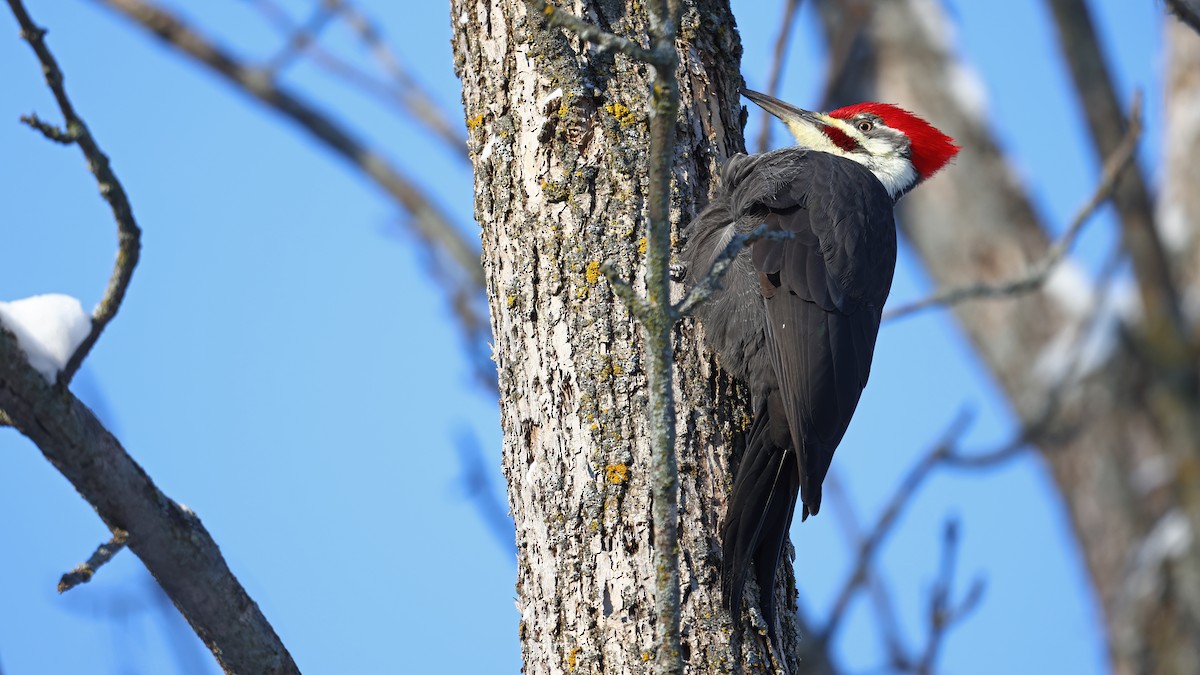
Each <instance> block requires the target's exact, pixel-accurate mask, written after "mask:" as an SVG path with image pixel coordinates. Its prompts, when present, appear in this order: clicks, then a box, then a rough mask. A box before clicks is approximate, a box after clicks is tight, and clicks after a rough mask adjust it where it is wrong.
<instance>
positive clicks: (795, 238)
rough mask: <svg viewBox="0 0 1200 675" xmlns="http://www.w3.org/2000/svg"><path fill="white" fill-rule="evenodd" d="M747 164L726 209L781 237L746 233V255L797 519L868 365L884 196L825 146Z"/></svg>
mask: <svg viewBox="0 0 1200 675" xmlns="http://www.w3.org/2000/svg"><path fill="white" fill-rule="evenodd" d="M755 173H758V174H762V176H763V177H764V179H765V180H748V181H746V182H744V183H743V184H742V186H741V189H740V190H739V194H735V195H734V203H735V206H734V209H735V211H743V212H746V213H748V214H755V215H757V216H760V217H761V219H762V222H765V223H766V224H767V227H768V230H769V231H771V232H779V233H787V234H788V235H790V236H789V238H782V239H774V238H772V239H764V240H760V241H758V242H756V243H755V244H754V246H753V249H752V251H751V259H752V260H753V263H754V268H755V270H756V271H757V274H758V281H759V290H760V292H761V294H762V297H763V301H764V305H765V307H766V314H767V339H766V342H767V346H768V350H769V352H770V355H771V362H772V364H773V366H774V371H775V375H776V380H777V382H778V387H779V391H780V394H781V397H782V403H783V411H784V413H785V415H786V417H787V422H788V426H789V428H790V431H791V437H792V447H793V448H795V450H796V452H797V455H798V460H799V461H798V462H797V468H798V470H799V473H800V476H799V477H800V496H801V499H802V501H803V502H804V514H803V516H802V517H807V516H808V515H809V514H813V513H816V512H817V510H818V509H819V508H820V505H821V483H822V481H824V479H825V474H826V472H827V471H828V470H829V464H830V462H831V461H832V460H833V452H834V450H835V449H836V448H837V445H838V443H840V442H841V440H842V436H843V435H844V434H845V433H846V428H847V426H849V424H850V418H851V416H852V415H853V414H854V409H855V407H856V406H857V405H858V399H859V397H860V396H861V394H862V390H863V387H864V386H866V383H867V377H868V375H869V373H870V370H871V358H872V355H873V353H874V350H875V338H876V336H877V335H878V333H879V320H880V314H881V312H882V309H883V304H884V301H885V300H886V299H887V294H888V291H889V290H890V288H891V284H892V273H893V271H894V270H895V265H896V226H895V221H894V218H893V215H892V207H893V202H892V199H891V197H889V196H888V194H887V191H886V190H885V189H884V188H883V185H882V184H881V183H880V182H879V181H878V179H876V178H875V176H874V175H873V174H871V173H870V172H869V171H868V170H867V169H866V168H864V167H863V166H861V165H859V164H858V163H856V162H853V161H850V160H847V159H843V158H841V157H836V156H834V155H829V154H826V153H821V152H811V151H801V150H792V151H791V153H786V152H780V153H770V154H768V155H765V156H764V161H763V162H762V163H760V168H759V170H758V171H756V172H755ZM764 182H765V183H766V184H765V185H758V184H759V183H764Z"/></svg>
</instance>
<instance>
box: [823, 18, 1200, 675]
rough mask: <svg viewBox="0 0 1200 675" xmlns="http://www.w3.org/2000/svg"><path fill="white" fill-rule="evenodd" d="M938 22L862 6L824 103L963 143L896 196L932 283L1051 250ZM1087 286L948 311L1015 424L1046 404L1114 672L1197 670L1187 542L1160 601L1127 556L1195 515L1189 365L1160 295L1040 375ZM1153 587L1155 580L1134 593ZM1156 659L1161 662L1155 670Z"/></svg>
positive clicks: (1192, 565) (830, 25) (1079, 320)
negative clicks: (1075, 364) (1068, 361)
mask: <svg viewBox="0 0 1200 675" xmlns="http://www.w3.org/2000/svg"><path fill="white" fill-rule="evenodd" d="M820 7H821V9H822V17H823V19H824V21H825V24H826V33H827V35H837V34H838V33H839V31H840V26H842V25H843V24H844V23H846V21H847V18H846V17H845V12H844V11H843V8H841V7H840V6H839V5H838V4H837V3H834V2H831V1H829V0H822V1H821V2H820ZM946 21H947V18H946V17H945V16H944V13H943V12H942V10H941V8H940V7H937V6H935V5H931V4H929V3H924V2H915V1H914V0H897V1H896V2H890V3H881V4H878V5H874V6H873V8H872V16H871V19H870V20H869V22H868V27H867V29H866V30H865V31H864V33H863V35H862V39H861V40H860V41H859V44H858V45H856V47H855V50H854V56H853V57H852V63H851V64H850V67H849V69H848V71H847V77H845V78H844V79H842V80H841V82H840V83H839V87H838V97H839V99H838V100H839V101H853V100H861V99H864V98H880V99H883V100H899V101H904V102H907V103H910V104H911V105H913V107H915V108H917V111H918V112H920V113H923V114H925V115H928V116H929V117H930V118H931V119H935V120H937V121H938V122H939V123H940V125H945V126H944V127H943V128H946V129H947V130H948V132H949V133H950V134H951V135H952V136H954V137H955V138H956V139H958V141H959V142H960V143H961V144H962V145H963V147H964V151H963V153H962V154H961V155H960V160H959V162H958V169H957V170H956V171H954V172H948V173H947V175H946V176H944V177H941V178H940V179H939V180H938V181H935V182H934V183H935V184H931V185H930V186H928V187H927V188H925V189H923V191H922V192H921V193H920V194H915V195H913V196H911V197H909V198H906V200H905V202H904V203H903V204H902V214H901V223H902V229H903V231H904V233H905V235H906V236H907V237H908V240H909V241H910V243H912V245H913V247H914V249H915V250H916V252H917V254H918V255H919V256H920V257H921V258H922V260H923V262H924V264H925V267H926V269H927V270H928V272H929V273H930V275H931V276H932V277H933V278H934V279H935V280H936V281H937V283H938V284H939V285H941V286H955V285H958V284H961V283H963V282H964V281H965V280H967V279H972V278H982V279H983V280H984V282H985V283H995V282H997V281H999V280H1002V279H1005V278H1017V277H1019V276H1020V275H1021V274H1022V273H1023V270H1027V269H1030V266H1031V264H1032V261H1036V260H1039V259H1041V258H1043V257H1044V256H1045V255H1046V252H1047V251H1048V250H1049V248H1050V243H1049V240H1048V237H1047V236H1046V228H1045V227H1044V226H1043V224H1042V223H1041V221H1040V219H1039V218H1038V217H1037V215H1036V213H1035V211H1034V210H1033V207H1032V205H1031V204H1030V201H1029V198H1028V196H1027V195H1026V194H1025V191H1024V190H1023V188H1022V187H1021V186H1020V185H1019V184H1017V183H1016V181H1015V180H1014V179H1013V176H1014V172H1013V171H1012V170H1011V169H1010V168H1009V167H1008V166H1007V165H1006V162H1005V161H1004V159H1003V157H1002V155H1001V153H1000V152H999V150H998V148H997V145H996V143H995V141H994V140H993V139H992V137H991V134H990V132H989V131H988V129H987V126H986V121H985V119H984V110H983V106H982V101H979V100H977V99H976V98H974V97H971V96H969V95H967V93H968V92H969V91H970V87H964V86H963V84H962V83H963V81H964V78H971V77H973V74H972V73H971V72H970V71H969V69H968V66H966V65H965V64H962V63H961V62H959V61H958V59H957V57H956V56H955V55H954V53H953V51H952V46H951V45H950V44H949V43H948V41H947V40H946V39H945V37H944V36H945V35H948V34H950V33H951V31H950V27H949V26H945V25H944V24H945V23H946ZM884 54H886V58H884V57H882V56H881V55H884ZM1092 65H1093V66H1094V64H1092ZM1089 77H1090V76H1089ZM1118 114H1119V111H1118ZM1122 133H1123V129H1122ZM1105 147H1106V148H1111V146H1107V145H1106V146H1105ZM1192 147H1194V145H1193V146H1192ZM1126 225H1128V224H1126ZM1147 227H1152V225H1149V224H1147ZM1130 229H1131V228H1129V227H1128V226H1127V227H1126V228H1125V235H1126V242H1127V244H1128V242H1129V239H1130V238H1131V237H1132V238H1134V239H1138V238H1139V237H1141V238H1142V239H1140V240H1138V241H1135V242H1134V243H1133V244H1132V245H1131V246H1130V251H1131V253H1132V254H1134V255H1139V254H1144V253H1145V250H1143V249H1138V247H1139V246H1141V245H1143V244H1146V239H1148V238H1150V237H1154V236H1156V233H1151V232H1149V231H1141V232H1132V233H1131V232H1130ZM1146 246H1147V247H1149V248H1151V249H1152V248H1153V245H1151V244H1146ZM1146 255H1147V257H1145V258H1143V260H1142V261H1140V262H1138V263H1137V265H1138V266H1140V271H1138V273H1137V274H1136V275H1135V276H1137V278H1138V281H1139V284H1141V285H1143V286H1144V287H1145V288H1146V289H1147V290H1150V291H1153V293H1159V292H1161V291H1162V286H1160V285H1156V284H1157V283H1158V282H1157V281H1155V280H1156V279H1160V278H1161V276H1160V275H1164V274H1166V271H1165V269H1157V270H1155V269H1149V270H1148V269H1146V267H1147V265H1148V263H1147V260H1149V259H1153V251H1152V250H1151V252H1150V253H1149V254H1146ZM1091 295H1093V293H1092V292H1091V290H1090V289H1087V288H1083V289H1076V288H1073V287H1070V288H1064V287H1054V286H1049V287H1044V288H1043V290H1042V291H1041V292H1034V293H1028V294H1026V295H1024V296H1022V298H1021V299H1019V300H1015V301H1013V302H1011V303H1008V302H1006V303H962V304H959V305H957V306H956V308H955V315H956V317H957V318H958V320H959V322H960V324H961V325H962V326H963V328H964V330H965V331H966V333H967V335H968V336H969V337H970V339H971V341H972V343H973V344H974V346H975V348H976V351H977V353H978V354H979V356H980V358H981V359H982V360H983V362H984V363H985V364H986V365H987V366H988V367H989V368H990V370H991V372H992V373H993V375H994V376H995V377H996V379H997V380H998V382H999V384H1000V386H1001V387H1002V389H1003V390H1004V392H1005V393H1006V395H1007V396H1008V398H1009V401H1010V402H1011V404H1012V406H1013V408H1014V410H1015V411H1016V413H1017V415H1018V416H1019V418H1020V419H1021V423H1022V425H1023V426H1025V427H1026V428H1029V427H1030V426H1037V421H1038V420H1039V419H1041V418H1042V417H1043V416H1044V413H1045V410H1046V402H1047V401H1057V403H1056V404H1055V405H1054V406H1053V408H1055V409H1056V410H1057V411H1058V412H1057V414H1056V415H1055V417H1054V419H1053V420H1052V421H1051V423H1050V426H1049V429H1048V431H1049V430H1054V431H1055V433H1050V434H1048V435H1043V436H1041V438H1040V439H1039V440H1037V441H1036V443H1037V444H1038V445H1039V446H1040V448H1041V450H1042V451H1043V457H1044V458H1045V459H1046V461H1047V464H1048V466H1049V467H1050V468H1051V470H1052V471H1053V474H1054V478H1055V480H1056V482H1057V485H1058V488H1059V489H1060V491H1061V494H1062V496H1063V499H1064V502H1065V504H1066V505H1067V507H1068V509H1069V512H1070V515H1071V520H1072V524H1073V525H1074V530H1075V534H1076V536H1077V538H1078V539H1077V540H1078V542H1079V543H1080V545H1081V547H1082V550H1083V554H1084V559H1085V560H1086V561H1087V565H1088V570H1089V573H1090V575H1091V581H1092V584H1093V588H1094V589H1095V590H1096V592H1097V594H1098V596H1099V601H1100V604H1101V606H1102V607H1103V608H1104V612H1105V621H1106V626H1107V628H1108V637H1109V639H1110V640H1111V642H1110V648H1111V650H1112V663H1113V668H1114V670H1115V672H1117V673H1119V674H1122V675H1124V674H1126V673H1134V672H1145V673H1151V672H1194V671H1195V670H1197V669H1200V649H1197V645H1200V639H1198V638H1200V634H1198V633H1197V630H1196V629H1194V628H1193V626H1196V625H1197V621H1196V620H1195V609H1193V608H1192V604H1193V603H1192V601H1191V600H1190V598H1192V597H1198V596H1200V594H1197V593H1194V592H1192V591H1191V590H1188V589H1191V588H1193V587H1194V586H1200V581H1198V580H1197V579H1195V577H1196V575H1195V574H1192V573H1190V572H1189V570H1195V569H1197V568H1198V567H1200V566H1198V565H1197V564H1196V560H1197V553H1196V552H1195V550H1192V551H1189V552H1188V553H1187V555H1186V561H1187V562H1186V563H1185V562H1183V560H1180V561H1179V562H1178V563H1174V562H1173V563H1172V564H1171V565H1170V566H1169V567H1167V566H1164V567H1163V568H1162V570H1158V569H1156V570H1155V572H1154V575H1164V576H1163V577H1161V579H1162V581H1161V584H1164V585H1166V584H1172V585H1173V586H1172V587H1174V588H1178V589H1179V592H1178V593H1177V594H1175V595H1170V594H1156V593H1155V592H1152V591H1151V592H1147V591H1145V590H1140V591H1137V592H1131V591H1130V590H1129V586H1128V574H1129V568H1128V555H1129V553H1128V552H1129V551H1131V550H1136V549H1138V548H1139V547H1140V546H1141V542H1142V541H1143V540H1144V539H1145V538H1146V537H1148V536H1150V534H1151V533H1152V530H1153V529H1154V528H1155V526H1156V524H1157V523H1160V522H1161V520H1162V518H1163V516H1164V514H1166V513H1169V512H1171V507H1172V505H1174V504H1178V505H1185V506H1186V508H1187V512H1191V513H1197V512H1198V511H1200V510H1198V509H1196V505H1197V503H1198V501H1200V486H1196V485H1193V484H1192V483H1194V482H1195V479H1194V477H1195V476H1196V475H1197V472H1196V471H1195V470H1194V469H1192V468H1189V467H1192V466H1193V465H1194V461H1193V460H1192V459H1190V457H1191V456H1192V454H1193V451H1192V450H1191V448H1190V446H1192V445H1193V444H1195V443H1196V442H1197V441H1198V440H1200V439H1198V438H1197V435H1196V430H1195V426H1196V421H1197V420H1196V416H1195V412H1194V411H1195V409H1196V406H1195V405H1193V404H1192V403H1191V402H1192V401H1193V400H1194V396H1195V391H1196V386H1195V382H1196V373H1195V363H1194V362H1193V361H1194V360H1193V359H1189V358H1186V357H1182V354H1186V353H1188V352H1187V351H1184V350H1182V349H1179V348H1178V347H1179V346H1181V339H1180V334H1179V332H1178V328H1177V325H1175V326H1171V325H1170V324H1171V321H1169V320H1168V321H1163V320H1162V317H1163V316H1166V317H1170V316H1172V313H1173V312H1178V311H1179V308H1178V306H1175V307H1171V306H1170V305H1171V303H1172V300H1171V296H1169V295H1167V294H1166V293H1165V292H1162V293H1161V294H1160V295H1159V296H1158V297H1157V298H1151V299H1150V300H1149V302H1160V301H1161V302H1162V304H1161V305H1159V306H1158V307H1157V308H1155V307H1154V306H1151V307H1150V308H1149V309H1148V310H1147V312H1154V311H1158V312H1162V313H1163V314H1160V316H1159V318H1158V319H1155V318H1154V317H1153V316H1150V319H1151V321H1159V328H1155V327H1153V326H1147V324H1146V323H1144V322H1136V320H1134V323H1132V324H1131V325H1129V326H1128V327H1127V328H1126V327H1125V326H1124V325H1123V324H1122V323H1121V322H1120V321H1111V322H1110V323H1109V324H1108V325H1106V326H1103V327H1102V328H1097V330H1103V331H1107V332H1111V333H1114V335H1113V336H1112V337H1111V344H1112V349H1111V351H1107V352H1102V353H1100V354H1093V355H1092V356H1091V357H1090V358H1089V363H1088V365H1087V367H1086V368H1079V369H1076V368H1070V369H1062V368H1058V367H1055V368H1051V369H1047V368H1046V367H1045V366H1046V364H1047V363H1048V361H1049V360H1050V359H1054V360H1058V359H1061V358H1063V357H1062V353H1061V352H1059V351H1058V350H1059V349H1060V348H1061V345H1062V344H1063V342H1064V339H1065V338H1070V337H1072V336H1075V337H1076V339H1078V336H1080V335H1082V334H1084V333H1086V332H1089V331H1090V330H1091V329H1089V328H1087V326H1088V325H1089V324H1092V323H1093V321H1092V320H1091V319H1090V318H1089V317H1088V315H1087V313H1085V312H1083V311H1081V309H1080V308H1081V306H1086V305H1087V304H1090V302H1089V303H1084V302H1081V300H1088V299H1089V298H1090V296H1091ZM1164 324H1165V325H1166V326H1168V328H1167V329H1166V330H1163V329H1162V326H1163V325H1164ZM1162 334H1165V335H1166V337H1165V338H1162V337H1161V335H1162ZM1146 336H1150V337H1149V338H1147V337H1146ZM1156 344H1157V345H1159V346H1162V345H1165V347H1166V349H1159V348H1158V347H1156V346H1155V345H1156ZM1182 344H1183V345H1186V344H1187V340H1183V342H1182ZM1076 371H1077V372H1078V374H1077V375H1075V374H1072V373H1074V372H1076ZM1185 411H1187V412H1185ZM1064 431H1065V432H1067V433H1062V432H1064ZM1159 465H1165V466H1168V467H1172V468H1171V469H1168V470H1167V473H1165V474H1164V478H1162V479H1161V480H1159V479H1155V480H1154V481H1147V479H1146V478H1145V476H1147V475H1150V474H1149V472H1150V471H1151V467H1153V466H1159ZM1175 467H1178V468H1175ZM1193 527H1194V526H1193ZM1193 531H1194V530H1193ZM1165 575H1172V576H1170V577H1167V576H1165ZM1156 587H1157V588H1162V587H1163V586H1149V587H1148V588H1156ZM1138 588H1142V589H1144V588H1147V587H1145V586H1139V587H1138ZM1166 664H1172V665H1171V666H1170V667H1169V668H1170V669H1168V670H1163V668H1166V667H1167V666H1166Z"/></svg>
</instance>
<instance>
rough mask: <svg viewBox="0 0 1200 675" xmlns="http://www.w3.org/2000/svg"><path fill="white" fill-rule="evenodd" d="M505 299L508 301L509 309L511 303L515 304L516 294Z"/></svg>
mask: <svg viewBox="0 0 1200 675" xmlns="http://www.w3.org/2000/svg"><path fill="white" fill-rule="evenodd" d="M506 300H507V302H508V308H509V309H512V307H513V305H515V304H517V296H515V295H510V296H508V298H506Z"/></svg>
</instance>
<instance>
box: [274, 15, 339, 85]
mask: <svg viewBox="0 0 1200 675" xmlns="http://www.w3.org/2000/svg"><path fill="white" fill-rule="evenodd" d="M264 2H265V0H264ZM264 2H259V3H257V6H259V7H260V8H261V7H262V5H263V4H264ZM273 9H275V10H279V8H278V7H274V8H273ZM272 16H273V17H274V18H276V19H282V20H286V21H288V23H289V24H290V23H291V22H290V20H288V17H287V13H286V12H283V11H278V12H276V13H273V14H272ZM333 16H334V14H333V11H331V9H330V8H329V6H328V5H327V4H326V3H320V4H318V5H317V6H316V7H315V8H314V9H313V13H312V15H311V16H309V17H308V21H307V22H305V23H304V24H303V25H291V26H289V29H288V40H287V43H286V44H284V46H283V49H281V50H279V53H278V54H276V55H275V56H273V57H271V59H270V60H269V61H267V65H266V66H264V68H265V69H266V70H268V71H270V72H271V73H275V72H278V71H280V70H283V69H284V68H286V67H287V66H288V65H289V64H290V63H291V62H292V61H294V60H295V59H296V58H297V57H299V56H300V55H301V54H302V53H304V50H306V49H308V47H309V46H310V45H313V44H316V42H317V38H318V37H319V36H320V34H321V31H322V30H324V28H325V27H326V26H328V25H329V21H330V20H331V19H333Z"/></svg>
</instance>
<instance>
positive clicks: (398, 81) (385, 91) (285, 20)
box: [251, 0, 467, 160]
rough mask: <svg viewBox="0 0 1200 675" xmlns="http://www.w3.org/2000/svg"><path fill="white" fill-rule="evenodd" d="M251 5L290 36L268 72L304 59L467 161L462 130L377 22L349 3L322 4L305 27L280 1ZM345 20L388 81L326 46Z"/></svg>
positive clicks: (327, 0) (329, 1)
mask: <svg viewBox="0 0 1200 675" xmlns="http://www.w3.org/2000/svg"><path fill="white" fill-rule="evenodd" d="M251 4H252V5H253V6H254V7H255V9H257V10H258V11H259V13H260V14H262V16H263V18H264V19H266V20H267V21H268V22H269V23H270V24H271V25H272V26H274V27H275V28H276V29H277V30H279V32H280V34H281V35H283V36H284V37H286V38H287V43H286V44H285V45H284V47H283V49H282V50H281V51H280V52H279V53H278V54H277V55H276V56H275V57H274V58H272V59H271V60H270V62H268V63H267V64H266V65H265V66H264V68H265V69H266V70H267V71H269V72H272V73H276V72H279V71H282V70H283V69H284V68H286V67H287V66H288V65H290V64H291V63H293V62H294V61H295V60H296V59H297V58H299V57H300V56H302V55H308V56H309V57H310V58H311V59H312V61H313V63H315V64H317V65H318V66H320V67H322V68H324V69H325V70H327V71H328V72H329V73H330V74H331V75H333V76H334V77H335V78H338V79H340V80H342V81H344V82H346V83H348V84H351V85H353V86H356V87H358V88H359V89H361V90H362V91H364V92H366V93H367V94H369V95H371V96H373V97H375V98H377V99H379V100H380V101H382V102H383V103H385V104H386V105H389V106H394V107H398V108H399V109H400V110H402V111H404V112H407V113H408V114H409V115H410V116H411V117H412V119H414V120H416V121H417V122H419V123H420V124H421V125H423V126H424V127H425V128H426V129H429V130H430V131H432V132H433V134H434V135H435V136H436V137H437V138H439V139H441V140H442V141H443V147H444V148H445V149H446V150H448V151H449V152H450V153H451V154H452V155H455V156H457V157H459V158H461V159H464V160H465V159H466V158H467V142H466V138H464V137H463V134H462V128H461V127H460V126H458V125H456V124H453V123H452V122H451V118H450V117H449V115H447V114H446V112H445V111H443V110H442V109H441V108H440V107H439V106H438V105H437V103H435V102H434V99H433V97H432V96H431V95H430V94H429V92H428V91H426V89H425V87H424V86H423V85H422V84H421V83H420V82H419V81H417V79H416V78H415V77H413V76H412V75H411V74H409V72H408V69H407V68H405V67H404V65H403V63H402V61H401V60H400V58H399V57H397V56H396V54H395V53H394V52H393V51H392V48H391V47H390V46H389V45H388V44H387V42H386V41H385V40H384V39H383V36H382V34H381V31H380V29H379V28H378V27H377V25H376V23H375V22H374V21H372V20H371V18H370V17H369V16H367V14H366V13H365V12H363V11H362V10H360V9H358V8H357V7H356V6H355V5H354V4H353V3H351V2H349V1H348V0H320V2H319V3H317V4H316V5H315V6H314V7H313V9H312V10H311V12H310V16H309V19H308V20H307V21H305V22H303V23H297V22H295V21H293V20H292V18H291V17H290V15H289V14H288V13H287V11H286V10H285V9H284V8H283V7H280V6H279V5H278V4H277V3H276V2H275V0H251ZM338 19H340V20H342V21H343V22H344V23H345V24H346V25H347V26H348V27H349V28H350V30H351V31H353V33H354V35H355V36H356V37H357V38H358V40H359V41H360V42H361V44H362V47H363V48H364V49H366V50H367V51H368V52H369V53H370V54H371V56H372V57H373V58H374V59H375V62H376V63H377V64H378V65H379V67H380V69H382V70H383V73H384V78H382V79H381V78H379V77H376V76H374V75H372V74H370V73H368V72H366V71H365V70H363V69H362V68H358V67H356V66H354V65H352V64H351V63H350V62H349V61H347V60H346V59H343V58H340V57H338V56H337V55H336V54H334V53H332V52H330V51H328V50H326V49H324V48H322V47H321V45H320V40H319V37H320V33H321V31H322V30H324V29H325V27H327V26H328V25H329V24H330V23H332V22H333V21H335V20H338Z"/></svg>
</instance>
